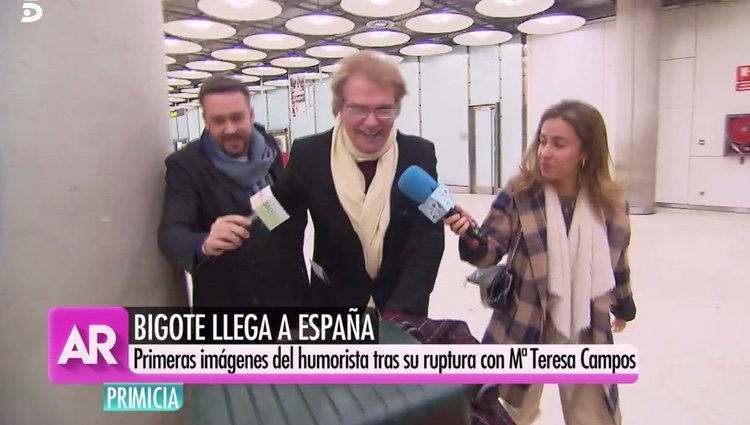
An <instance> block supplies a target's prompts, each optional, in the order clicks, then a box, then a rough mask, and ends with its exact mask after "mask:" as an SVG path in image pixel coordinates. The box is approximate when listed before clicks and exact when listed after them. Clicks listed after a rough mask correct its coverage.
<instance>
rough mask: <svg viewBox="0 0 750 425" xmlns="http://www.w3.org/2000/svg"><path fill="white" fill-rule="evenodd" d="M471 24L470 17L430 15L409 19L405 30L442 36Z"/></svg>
mask: <svg viewBox="0 0 750 425" xmlns="http://www.w3.org/2000/svg"><path fill="white" fill-rule="evenodd" d="M473 23H474V20H473V19H471V18H470V17H468V16H465V15H459V14H457V13H430V14H427V15H421V16H416V17H414V18H411V19H409V20H408V21H406V28H409V29H410V30H412V31H416V32H421V33H429V34H444V33H449V32H456V31H461V30H465V29H466V28H469V27H470V26H471V24H473Z"/></svg>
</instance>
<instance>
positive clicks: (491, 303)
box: [466, 228, 522, 311]
mask: <svg viewBox="0 0 750 425" xmlns="http://www.w3.org/2000/svg"><path fill="white" fill-rule="evenodd" d="M521 233H522V232H521V229H520V228H519V229H518V231H517V232H516V237H515V240H514V242H513V246H512V248H511V250H510V252H509V253H508V259H507V260H506V262H505V264H497V265H494V266H491V267H486V268H478V269H476V270H475V271H474V272H473V273H472V274H470V275H469V276H468V277H467V278H466V280H467V281H468V282H471V283H474V284H476V285H478V286H479V296H480V298H481V300H482V304H483V305H484V306H485V307H490V308H493V309H495V310H500V311H505V310H507V309H508V307H509V306H510V301H511V299H512V294H513V290H514V288H513V283H514V281H515V276H513V273H512V272H511V264H513V258H514V257H515V255H516V251H517V250H518V244H519V243H520V241H521Z"/></svg>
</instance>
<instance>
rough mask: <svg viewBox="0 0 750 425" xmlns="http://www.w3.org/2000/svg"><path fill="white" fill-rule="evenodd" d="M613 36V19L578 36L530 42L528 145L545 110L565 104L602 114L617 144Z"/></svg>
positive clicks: (534, 38)
mask: <svg viewBox="0 0 750 425" xmlns="http://www.w3.org/2000/svg"><path fill="white" fill-rule="evenodd" d="M614 37H615V22H614V21H612V20H609V21H604V22H597V23H593V24H589V25H585V26H584V27H583V28H581V29H579V30H577V31H572V32H567V33H563V34H557V35H550V36H530V37H529V38H528V54H529V57H528V61H529V65H528V66H529V68H528V73H529V76H528V79H529V85H528V87H529V96H528V99H527V107H528V117H527V121H526V125H527V128H526V130H527V135H528V136H527V142H528V143H529V144H531V143H530V142H531V139H532V138H533V137H534V134H535V133H536V130H537V127H538V126H539V119H540V118H541V116H542V114H543V113H544V110H545V109H547V108H548V107H550V106H552V105H553V104H555V103H557V102H559V101H561V100H564V99H578V100H582V101H584V102H588V103H590V104H591V105H593V106H595V107H596V108H597V109H599V111H600V112H601V113H602V115H603V116H604V119H605V121H606V122H607V124H608V125H607V134H608V138H609V140H610V141H612V140H613V134H614V120H615V114H614V112H615V106H614V105H615V103H614V94H615V79H614V70H615V50H614V45H615V43H614ZM610 150H611V151H614V149H610Z"/></svg>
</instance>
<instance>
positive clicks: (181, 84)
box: [167, 78, 190, 86]
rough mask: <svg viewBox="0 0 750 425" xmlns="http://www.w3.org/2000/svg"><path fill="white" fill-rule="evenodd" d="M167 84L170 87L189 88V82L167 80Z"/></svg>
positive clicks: (177, 79) (176, 79)
mask: <svg viewBox="0 0 750 425" xmlns="http://www.w3.org/2000/svg"><path fill="white" fill-rule="evenodd" d="M167 84H168V85H170V86H189V85H190V81H189V80H182V79H179V78H167Z"/></svg>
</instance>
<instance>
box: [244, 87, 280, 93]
mask: <svg viewBox="0 0 750 425" xmlns="http://www.w3.org/2000/svg"><path fill="white" fill-rule="evenodd" d="M275 88H276V87H271V86H247V91H250V92H254V91H259V92H264V91H269V90H273V89H275Z"/></svg>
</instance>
